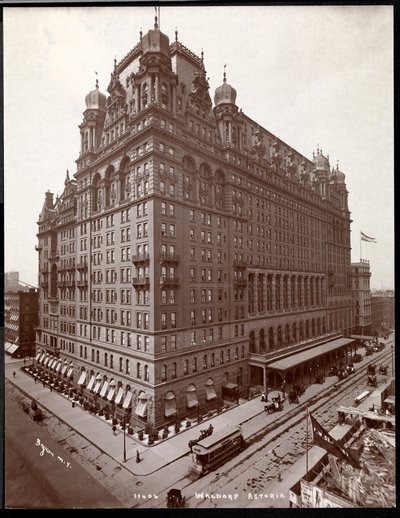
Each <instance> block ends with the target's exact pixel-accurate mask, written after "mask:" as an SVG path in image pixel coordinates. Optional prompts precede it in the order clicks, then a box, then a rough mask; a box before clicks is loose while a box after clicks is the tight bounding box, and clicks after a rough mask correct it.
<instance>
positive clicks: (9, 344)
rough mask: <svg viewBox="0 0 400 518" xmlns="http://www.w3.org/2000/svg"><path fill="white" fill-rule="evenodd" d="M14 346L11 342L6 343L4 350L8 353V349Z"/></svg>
mask: <svg viewBox="0 0 400 518" xmlns="http://www.w3.org/2000/svg"><path fill="white" fill-rule="evenodd" d="M11 346H12V343H11V342H4V350H5V351H6V352H8V349H9V348H10V347H11Z"/></svg>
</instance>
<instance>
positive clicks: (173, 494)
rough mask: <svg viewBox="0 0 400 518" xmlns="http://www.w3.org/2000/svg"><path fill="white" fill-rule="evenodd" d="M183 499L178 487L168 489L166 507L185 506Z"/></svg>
mask: <svg viewBox="0 0 400 518" xmlns="http://www.w3.org/2000/svg"><path fill="white" fill-rule="evenodd" d="M185 500H186V499H185V497H184V496H183V495H182V492H181V490H180V489H170V490H169V491H168V494H167V507H168V508H169V509H173V508H179V507H185Z"/></svg>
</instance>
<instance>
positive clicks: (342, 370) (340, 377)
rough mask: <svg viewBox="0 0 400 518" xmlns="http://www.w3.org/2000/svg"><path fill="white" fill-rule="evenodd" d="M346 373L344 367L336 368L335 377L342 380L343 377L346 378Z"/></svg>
mask: <svg viewBox="0 0 400 518" xmlns="http://www.w3.org/2000/svg"><path fill="white" fill-rule="evenodd" d="M348 375H349V373H348V371H347V369H346V368H342V369H339V370H338V373H337V377H338V378H339V380H344V379H345V378H347V376H348Z"/></svg>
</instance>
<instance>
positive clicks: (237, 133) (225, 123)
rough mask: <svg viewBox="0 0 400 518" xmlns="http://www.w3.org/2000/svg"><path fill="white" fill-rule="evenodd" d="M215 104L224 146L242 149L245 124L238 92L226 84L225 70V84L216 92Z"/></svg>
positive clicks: (215, 112)
mask: <svg viewBox="0 0 400 518" xmlns="http://www.w3.org/2000/svg"><path fill="white" fill-rule="evenodd" d="M225 66H226V65H225ZM224 68H225V67H224ZM214 104H215V108H214V114H215V118H216V120H217V127H218V131H219V134H220V137H221V142H222V145H223V146H224V147H235V148H237V149H240V142H241V131H242V126H243V122H242V117H241V113H238V107H237V106H236V90H235V89H234V88H233V87H232V86H231V85H230V84H228V83H227V82H226V72H225V70H224V79H223V83H222V85H221V86H219V87H218V88H217V89H216V90H215V94H214Z"/></svg>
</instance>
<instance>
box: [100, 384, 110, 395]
mask: <svg viewBox="0 0 400 518" xmlns="http://www.w3.org/2000/svg"><path fill="white" fill-rule="evenodd" d="M108 387H109V383H108V381H105V382H104V385H103V387H102V389H101V392H100V396H101V397H104V396H105V395H106V394H107V390H108Z"/></svg>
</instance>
